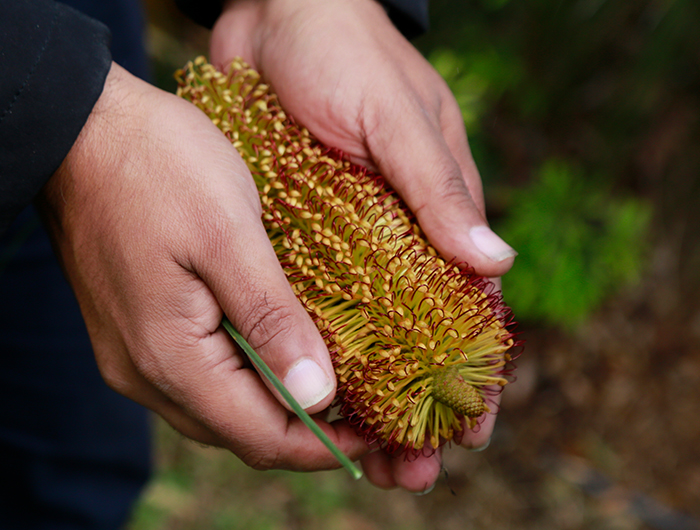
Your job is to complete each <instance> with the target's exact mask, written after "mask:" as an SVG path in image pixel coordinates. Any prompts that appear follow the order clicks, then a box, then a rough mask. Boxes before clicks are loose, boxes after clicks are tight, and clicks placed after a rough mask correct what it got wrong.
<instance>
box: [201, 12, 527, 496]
mask: <svg viewBox="0 0 700 530" xmlns="http://www.w3.org/2000/svg"><path fill="white" fill-rule="evenodd" d="M235 56H241V57H243V59H244V60H246V61H247V62H248V63H249V64H251V65H252V67H253V68H255V69H257V70H259V71H261V72H263V74H264V76H265V79H266V81H267V82H269V83H270V84H271V85H272V88H273V90H274V91H275V92H276V93H277V94H278V96H279V97H280V102H281V103H282V106H283V107H284V108H285V109H286V110H287V111H288V112H289V113H290V114H291V115H292V116H294V117H295V119H296V120H297V121H299V122H300V123H301V124H303V125H305V126H306V127H308V129H309V130H310V131H311V132H312V133H313V134H314V135H315V136H317V137H318V138H319V139H320V140H322V141H323V142H324V143H326V144H327V145H331V146H334V147H338V148H340V149H341V150H343V151H344V152H345V153H347V154H348V155H349V156H350V157H351V159H353V161H355V162H359V163H362V164H364V165H366V166H368V167H372V168H374V169H378V170H379V171H380V172H381V174H382V175H384V176H385V177H386V178H387V180H388V181H389V182H390V183H391V185H392V186H393V187H394V188H395V189H396V190H397V191H398V192H399V194H401V196H402V197H403V199H404V200H405V201H406V203H407V204H408V206H409V207H410V208H411V209H412V210H413V212H414V213H415V214H416V216H417V219H418V221H419V223H420V225H421V227H422V228H423V230H424V231H425V232H426V234H427V235H428V237H429V239H430V240H431V242H432V243H433V245H435V247H436V248H438V249H439V250H440V251H441V253H442V254H443V255H444V256H445V257H447V258H448V259H451V258H455V257H456V258H457V259H458V260H461V261H466V262H468V263H469V264H471V265H472V266H473V267H474V268H475V269H476V271H477V272H478V273H480V274H482V275H485V276H488V277H499V276H501V275H503V274H504V273H505V272H507V271H508V269H510V267H511V266H512V264H513V259H514V254H515V253H514V251H512V249H510V247H508V246H507V245H506V244H505V243H503V242H502V241H500V239H498V238H497V236H495V234H494V235H493V236H492V235H491V233H490V232H489V231H488V230H486V229H485V227H486V226H487V222H486V219H485V213H484V201H483V194H482V187H481V180H480V177H479V174H478V171H477V169H476V166H475V165H474V161H473V159H472V157H471V153H470V150H469V145H468V143H467V136H466V133H465V131H464V124H463V120H462V116H461V112H460V110H459V107H458V105H457V103H456V101H455V99H454V97H453V95H452V94H451V93H450V91H449V89H448V87H447V85H446V84H445V83H444V81H443V80H442V79H441V78H440V76H439V75H438V74H437V72H435V70H434V69H433V68H432V67H431V66H430V64H429V63H428V62H427V61H426V60H425V59H424V58H423V57H422V56H421V55H420V54H419V53H418V52H417V51H416V49H415V48H414V47H413V46H412V45H411V44H410V43H409V42H408V41H406V39H404V38H403V36H402V35H401V34H400V33H399V32H398V31H397V30H396V29H395V28H394V26H393V25H392V23H391V21H390V20H389V19H388V17H387V16H386V13H385V12H384V10H383V8H382V7H381V6H380V4H378V3H377V2H375V1H374V0H336V1H334V2H328V1H326V0H229V1H228V2H226V3H225V7H224V12H223V14H222V16H221V17H220V18H219V21H218V22H217V24H216V25H215V27H214V31H213V34H212V40H211V60H212V62H213V63H214V64H218V65H219V66H220V67H225V66H226V65H227V63H228V62H229V61H230V60H231V59H232V58H233V57H235ZM473 227H481V228H480V229H478V230H477V235H476V236H474V237H472V236H473V234H474V233H473V232H471V230H470V229H471V228H473ZM483 248H486V249H487V250H488V251H489V252H490V254H485V253H484V252H483V251H482V249H483ZM494 258H495V259H494ZM494 408H495V407H494ZM494 422H495V415H493V414H490V415H486V417H485V418H484V420H483V423H482V426H481V429H480V431H479V432H478V433H473V432H469V433H467V435H465V437H464V439H463V442H462V444H463V445H464V446H465V447H467V448H472V447H479V446H482V445H484V444H486V443H487V442H488V439H489V437H490V435H491V432H492V430H493V425H494ZM362 464H363V467H364V469H365V472H366V474H367V476H368V478H369V480H370V481H372V482H373V483H374V484H376V485H378V486H380V487H387V488H388V487H395V486H401V487H403V488H406V489H408V490H410V491H422V490H424V489H426V488H427V487H429V486H430V485H431V484H433V483H434V481H435V480H436V478H437V475H438V473H439V470H440V454H439V452H438V453H436V454H435V455H434V456H433V457H432V458H421V459H418V460H416V461H413V462H405V461H404V460H403V459H402V458H390V457H389V456H388V455H386V454H384V453H382V452H375V453H372V454H371V455H368V456H367V457H365V458H364V459H363V460H362Z"/></svg>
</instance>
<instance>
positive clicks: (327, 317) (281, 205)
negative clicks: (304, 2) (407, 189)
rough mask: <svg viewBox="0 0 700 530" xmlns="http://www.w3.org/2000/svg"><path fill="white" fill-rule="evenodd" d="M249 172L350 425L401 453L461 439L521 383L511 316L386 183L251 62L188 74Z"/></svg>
mask: <svg viewBox="0 0 700 530" xmlns="http://www.w3.org/2000/svg"><path fill="white" fill-rule="evenodd" d="M177 77H178V81H179V83H180V87H179V89H178V94H179V95H180V96H182V97H184V98H186V99H188V100H190V101H191V102H192V103H194V104H195V105H197V106H198V107H199V108H200V109H201V110H202V111H204V112H205V113H206V114H207V115H208V116H209V117H210V118H211V119H212V121H213V122H214V123H215V124H216V125H217V126H218V127H219V128H220V129H221V131H222V132H223V133H224V134H225V135H226V136H227V137H228V138H229V139H230V140H231V142H232V143H233V145H234V146H235V147H236V148H237V149H238V151H239V153H240V154H241V156H242V157H243V159H244V160H245V161H246V162H247V164H248V167H249V168H250V171H251V173H252V174H253V177H254V179H255V182H256V184H257V187H258V190H259V192H260V200H261V202H262V206H263V212H264V213H263V223H264V225H265V227H266V229H267V232H268V235H269V237H270V240H271V242H272V245H273V247H274V249H275V251H276V253H277V256H278V258H279V260H280V262H281V263H282V265H283V268H284V269H285V272H286V274H287V278H288V279H289V282H290V284H291V286H292V288H293V290H294V292H295V293H296V294H297V296H298V297H299V300H300V301H301V303H302V304H303V305H304V307H305V308H306V310H307V311H308V312H309V314H310V315H311V316H312V318H313V319H314V321H315V323H316V325H317V326H318V328H319V330H320V332H321V335H322V336H323V338H324V340H325V342H326V344H327V346H328V349H329V351H330V353H331V357H332V361H333V364H334V367H335V371H336V375H337V378H338V395H337V400H338V404H339V406H340V414H341V415H342V416H344V417H345V418H346V419H347V420H348V421H349V422H350V424H351V425H353V426H354V428H355V430H356V431H357V432H358V433H359V434H361V435H362V436H364V437H365V439H366V440H367V441H368V442H370V443H372V442H377V443H379V444H380V445H381V446H382V447H383V448H384V449H386V450H387V451H389V452H391V453H400V452H404V451H406V452H408V453H409V454H418V453H419V452H421V451H423V450H427V451H431V450H433V449H434V448H436V447H438V446H439V445H441V444H442V443H444V442H447V441H450V440H453V439H459V437H460V436H461V435H462V433H463V430H464V428H465V425H466V428H475V427H476V426H477V424H478V418H479V417H482V416H483V414H484V413H487V412H489V411H490V410H491V407H490V406H489V401H490V397H491V396H493V395H495V394H496V393H498V392H499V391H500V388H501V387H502V386H503V385H505V384H506V383H507V372H508V370H509V368H510V361H511V354H510V353H509V352H510V351H511V349H512V348H513V347H514V346H515V343H516V340H515V337H514V335H513V333H512V331H511V329H512V322H511V317H510V311H509V310H508V309H507V308H506V307H505V306H504V305H503V303H502V300H501V296H500V293H498V292H495V291H494V290H493V284H491V283H490V282H489V281H488V280H486V279H484V278H482V277H479V276H476V275H475V274H473V272H472V271H471V270H470V269H468V268H465V267H462V268H460V267H458V266H457V265H455V264H453V263H446V262H445V261H444V260H443V259H442V258H440V257H438V256H437V252H436V251H435V250H434V249H433V247H432V246H430V244H429V243H428V241H427V239H426V238H425V237H424V235H423V234H422V233H421V231H420V229H419V228H418V225H417V224H416V223H414V222H412V217H411V214H410V212H409V210H408V209H407V208H406V206H405V205H404V204H403V202H402V201H401V200H400V198H399V197H398V195H397V194H396V193H395V192H394V191H393V190H392V189H391V188H389V186H388V185H387V183H386V182H385V181H384V179H383V178H382V177H381V176H379V175H377V174H375V173H373V172H371V171H369V170H367V169H365V168H363V167H360V166H357V165H354V164H352V163H350V162H349V161H347V160H345V159H344V157H343V154H342V153H341V152H339V151H337V150H334V149H331V148H327V147H325V146H323V145H322V144H321V143H320V142H319V141H318V140H316V139H315V138H313V137H312V136H311V135H310V133H309V132H308V131H307V130H306V129H305V128H303V127H301V126H299V125H298V124H296V123H295V122H294V121H293V119H291V118H290V117H288V116H287V115H286V114H285V112H284V111H283V110H282V108H281V107H280V105H279V103H278V101H277V98H276V96H275V95H274V94H273V93H272V92H271V91H270V88H269V87H268V86H267V85H266V84H264V83H263V82H262V80H261V78H260V75H259V74H258V73H257V72H255V71H254V70H252V69H250V68H249V67H248V66H247V65H246V64H245V63H244V62H243V61H242V60H238V59H237V60H235V61H233V63H232V65H231V69H230V71H229V73H228V74H224V73H221V72H219V71H217V70H216V69H215V68H214V67H213V66H212V65H210V64H207V63H206V61H205V60H204V59H203V58H199V59H197V60H196V61H194V63H189V64H188V65H187V67H186V68H185V69H184V70H182V71H179V72H178V74H177Z"/></svg>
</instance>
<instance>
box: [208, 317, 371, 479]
mask: <svg viewBox="0 0 700 530" xmlns="http://www.w3.org/2000/svg"><path fill="white" fill-rule="evenodd" d="M221 324H222V325H223V326H224V329H226V331H228V333H229V335H231V337H232V338H233V340H235V341H236V344H238V346H240V347H241V349H242V350H243V351H244V352H245V353H246V355H247V356H248V357H249V358H250V360H251V362H252V363H253V364H254V365H255V367H256V368H257V369H258V371H259V372H260V373H262V374H263V375H264V376H265V377H266V378H267V379H268V380H269V381H270V383H272V385H273V386H274V387H275V389H276V390H277V391H278V392H279V393H280V395H281V396H282V397H283V398H284V399H285V401H286V402H287V403H288V404H289V406H290V407H291V408H292V410H293V411H294V413H295V414H296V415H297V416H299V419H300V420H301V421H303V422H304V424H305V425H306V426H307V427H308V428H309V429H311V432H313V433H314V434H315V435H316V437H318V439H319V440H321V442H322V443H323V445H325V446H326V447H327V448H328V450H329V451H330V452H331V453H333V456H335V457H336V459H337V460H338V462H340V463H341V464H342V465H343V467H344V468H345V469H347V471H348V472H349V473H350V474H351V475H352V476H353V478H355V479H360V478H361V477H362V471H360V469H359V468H358V467H357V466H356V465H355V464H354V463H353V462H352V460H350V459H349V458H348V457H347V456H345V454H343V452H342V451H341V450H340V449H338V447H337V446H336V445H335V444H334V443H333V442H332V441H331V439H330V438H328V436H327V435H326V433H325V432H323V431H322V430H321V428H320V427H319V426H318V425H317V424H316V422H315V421H314V420H312V419H311V416H309V415H308V414H307V413H306V411H305V410H304V409H303V408H301V406H300V405H299V403H297V401H296V399H294V397H292V395H291V394H290V393H289V391H288V390H287V389H286V388H285V387H284V385H283V384H282V382H281V381H280V380H279V379H278V378H277V376H276V375H275V374H274V373H272V370H270V367H269V366H267V364H265V361H263V360H262V358H261V357H260V356H259V355H258V354H257V353H255V351H254V350H253V348H251V347H250V344H248V343H247V342H246V340H245V339H244V338H243V337H242V336H241V334H240V333H238V331H236V329H235V328H234V327H233V324H231V322H230V321H229V320H228V319H227V318H224V319H223V321H222V322H221Z"/></svg>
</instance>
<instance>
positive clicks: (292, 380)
mask: <svg viewBox="0 0 700 530" xmlns="http://www.w3.org/2000/svg"><path fill="white" fill-rule="evenodd" d="M284 386H285V387H286V388H287V390H289V393H290V394H292V396H294V399H296V400H297V402H298V403H299V405H301V408H303V409H307V408H309V407H312V406H314V405H315V404H316V403H318V402H319V401H321V400H322V399H323V398H325V397H326V396H327V395H328V394H329V393H330V392H331V390H333V381H332V380H331V379H330V378H329V377H328V374H326V372H325V370H323V369H322V368H321V367H320V366H319V365H318V364H316V363H315V362H314V361H312V360H311V359H302V360H301V361H299V362H298V363H297V364H295V365H294V366H292V368H291V369H290V370H289V372H288V373H287V377H285V378H284Z"/></svg>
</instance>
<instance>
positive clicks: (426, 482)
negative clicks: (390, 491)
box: [391, 450, 442, 494]
mask: <svg viewBox="0 0 700 530" xmlns="http://www.w3.org/2000/svg"><path fill="white" fill-rule="evenodd" d="M391 467H392V473H393V476H394V480H395V481H396V484H397V485H398V486H400V487H401V488H403V489H405V490H407V491H410V492H412V493H423V494H425V493H427V492H428V491H429V490H430V489H431V488H432V487H433V485H434V484H435V482H436V481H437V479H438V476H439V475H440V470H441V469H442V453H441V452H440V450H437V451H435V452H434V453H433V454H432V455H430V456H423V455H421V456H419V457H418V458H416V459H415V460H406V459H404V458H394V459H392V461H391Z"/></svg>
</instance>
